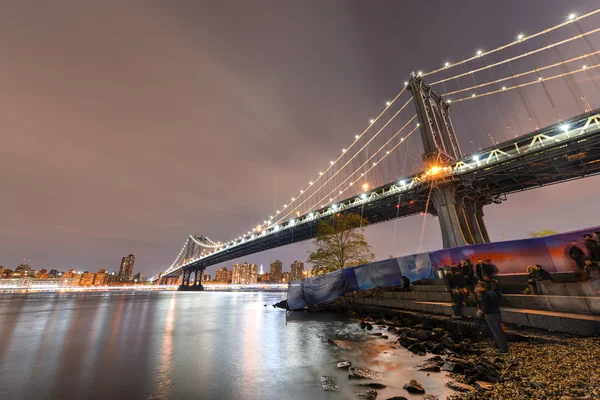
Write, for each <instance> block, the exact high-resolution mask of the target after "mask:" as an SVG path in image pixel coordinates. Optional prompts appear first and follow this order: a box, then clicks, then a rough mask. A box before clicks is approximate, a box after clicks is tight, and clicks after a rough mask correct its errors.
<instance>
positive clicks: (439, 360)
mask: <svg viewBox="0 0 600 400" xmlns="http://www.w3.org/2000/svg"><path fill="white" fill-rule="evenodd" d="M425 361H427V362H428V363H434V364H436V365H439V366H440V367H441V366H442V365H444V359H443V358H442V357H440V356H433V357H429V358H428V359H427V360H425Z"/></svg>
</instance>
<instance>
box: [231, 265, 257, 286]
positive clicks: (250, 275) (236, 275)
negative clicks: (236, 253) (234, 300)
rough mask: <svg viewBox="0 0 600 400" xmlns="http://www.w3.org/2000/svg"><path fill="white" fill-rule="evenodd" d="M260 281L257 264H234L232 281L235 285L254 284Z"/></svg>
mask: <svg viewBox="0 0 600 400" xmlns="http://www.w3.org/2000/svg"><path fill="white" fill-rule="evenodd" d="M257 282H258V265H257V264H248V263H243V264H234V265H233V274H232V278H231V283H233V284H234V285H252V284H256V283H257Z"/></svg>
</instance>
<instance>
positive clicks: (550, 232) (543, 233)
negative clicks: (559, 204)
mask: <svg viewBox="0 0 600 400" xmlns="http://www.w3.org/2000/svg"><path fill="white" fill-rule="evenodd" d="M557 233H558V232H556V231H553V230H552V229H542V230H541V231H539V232H529V236H530V237H532V238H539V237H544V236H550V235H556V234H557Z"/></svg>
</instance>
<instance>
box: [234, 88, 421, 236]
mask: <svg viewBox="0 0 600 400" xmlns="http://www.w3.org/2000/svg"><path fill="white" fill-rule="evenodd" d="M405 90H406V88H403V89H402V90H401V91H400V92H399V93H398V94H397V95H396V97H394V98H393V99H392V100H390V101H387V102H386V103H385V108H384V109H383V111H381V113H379V115H378V116H377V117H376V118H374V119H371V120H369V125H368V126H367V128H365V130H363V131H362V133H360V134H357V135H355V136H354V141H353V142H352V143H350V145H349V146H347V147H345V148H343V149H342V154H341V155H340V156H338V157H337V158H336V159H335V160H334V161H330V162H329V166H328V167H327V168H326V169H325V170H324V171H319V175H318V176H317V177H316V178H315V180H311V181H309V183H308V186H307V187H306V188H304V189H301V190H300V191H299V193H300V196H299V197H298V199H299V198H300V197H301V196H302V195H303V194H305V193H306V192H307V191H308V190H309V189H310V188H311V187H312V186H313V185H316V183H317V182H318V181H319V180H320V179H321V177H323V176H324V175H325V174H327V172H328V171H329V170H330V169H331V168H334V165H335V164H336V163H337V162H338V161H339V160H340V159H342V157H343V156H344V154H346V152H347V151H349V150H350V149H351V148H352V147H353V146H354V145H355V144H356V143H357V142H358V141H359V140H360V139H361V138H362V137H363V135H364V134H365V133H366V132H367V131H368V130H369V129H371V127H372V126H373V125H374V124H375V123H376V122H377V121H378V120H379V119H380V118H381V117H382V116H383V115H384V114H385V112H386V111H387V110H388V109H389V108H390V107H391V106H392V105H393V104H394V103H395V102H396V100H398V99H399V98H400V96H401V95H402V94H403V93H404V92H405ZM409 102H410V100H409ZM407 103H408V102H407ZM405 106H406V105H404V106H403V108H404V107H405ZM400 111H401V110H400ZM398 113H399V111H398V112H397V113H396V114H395V115H394V117H395V116H396V115H397V114H398ZM394 117H392V119H393V118H394ZM390 121H391V120H390ZM388 123H389V121H388ZM386 125H387V124H386ZM380 131H381V130H380ZM377 134H379V132H377V133H376V135H377ZM376 135H375V136H376ZM375 136H373V137H375ZM369 142H370V141H369ZM363 148H364V146H363V147H362V148H361V150H362V149H363ZM359 152H360V150H359ZM342 168H343V167H342ZM336 174H337V173H335V174H334V176H335V175H336ZM330 179H331V178H330ZM322 186H323V184H321V187H319V189H317V190H320V189H321V188H322ZM311 196H312V195H311ZM296 200H297V199H296V197H292V198H291V202H290V203H289V204H284V205H283V208H282V209H280V210H276V211H275V213H274V214H273V215H270V216H269V218H268V219H267V220H264V221H263V223H262V224H258V225H257V226H256V227H255V228H253V229H252V230H250V231H248V232H247V233H245V234H243V235H240V236H239V237H238V240H239V239H242V237H243V236H245V235H250V234H252V232H260V231H261V230H262V229H263V228H264V227H268V226H270V225H271V224H272V222H273V220H274V219H275V218H277V216H278V215H279V214H280V213H282V212H283V211H284V210H285V209H287V208H288V207H291V206H292V204H293V203H294V202H295V201H296ZM291 213H293V211H292V212H289V213H288V214H287V215H286V216H289V215H290V214H291ZM234 241H235V240H232V241H229V242H227V243H228V244H231V243H233V242H234Z"/></svg>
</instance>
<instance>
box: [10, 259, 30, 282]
mask: <svg viewBox="0 0 600 400" xmlns="http://www.w3.org/2000/svg"><path fill="white" fill-rule="evenodd" d="M30 273H31V266H30V265H29V262H28V261H27V260H23V263H21V264H20V265H19V266H18V267H17V268H15V272H13V273H12V274H11V278H25V277H27V276H29V275H30Z"/></svg>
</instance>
